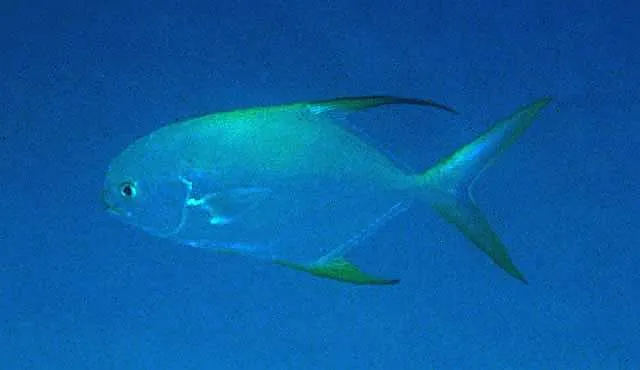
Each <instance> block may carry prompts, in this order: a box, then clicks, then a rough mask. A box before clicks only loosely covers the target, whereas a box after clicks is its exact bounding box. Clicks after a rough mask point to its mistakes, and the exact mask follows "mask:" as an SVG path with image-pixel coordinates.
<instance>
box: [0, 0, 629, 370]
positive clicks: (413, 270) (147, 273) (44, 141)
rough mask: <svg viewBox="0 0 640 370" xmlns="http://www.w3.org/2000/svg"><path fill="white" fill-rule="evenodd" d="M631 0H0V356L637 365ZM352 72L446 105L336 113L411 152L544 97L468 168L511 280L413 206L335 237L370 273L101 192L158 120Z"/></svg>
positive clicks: (465, 134)
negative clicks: (171, 222)
mask: <svg viewBox="0 0 640 370" xmlns="http://www.w3.org/2000/svg"><path fill="white" fill-rule="evenodd" d="M634 7H635V5H632V4H631V3H627V2H621V1H613V2H610V1H575V0H574V1H562V2H558V1H547V0H541V1H530V2H528V1H513V2H504V1H460V2H456V1H454V2H444V1H439V2H438V1H436V2H426V1H418V0H404V1H382V0H367V1H362V0H358V1H336V0H333V1H314V2H312V1H296V0H292V1H278V0H274V1H213V2H212V1H183V2H179V1H145V0H142V1H111V2H97V1H94V2H80V1H77V2H73V1H56V2H49V1H23V2H19V1H13V0H7V1H2V2H1V3H0V77H1V82H0V187H1V188H0V190H1V192H0V225H1V226H0V242H1V244H0V369H2V370H4V369H6V370H14V369H16V370H18V369H234V370H240V369H261V370H266V369H638V368H640V315H639V314H638V313H639V312H640V272H639V266H640V249H639V245H638V233H639V232H640V227H639V226H640V223H639V221H638V212H639V211H640V194H639V190H638V189H639V188H640V186H639V184H638V160H639V159H640V151H639V145H640V124H639V122H640V118H639V117H640V103H638V101H639V97H640V93H639V91H640V89H639V87H638V81H639V80H640V48H638V45H640V32H638V23H637V22H638V21H637V16H636V14H637V9H635V10H634ZM371 94H392V95H400V96H415V97H423V98H430V99H434V100H437V101H442V102H444V103H447V104H450V105H452V106H454V107H455V108H456V109H457V110H459V111H460V113H461V114H460V115H459V116H455V117H451V116H449V115H446V114H442V113H438V112H434V111H432V110H429V109H422V108H415V107H390V108H384V109H381V110H377V111H375V112H367V113H362V114H357V115H356V116H354V119H353V124H354V125H356V126H357V127H359V128H360V129H361V130H362V131H363V132H364V133H366V135H367V136H368V137H370V138H371V139H372V140H373V141H375V142H377V143H379V144H380V146H381V148H382V149H383V150H385V151H388V152H390V153H393V155H394V157H397V158H400V159H401V160H402V161H403V162H405V163H407V164H408V165H410V166H412V167H414V168H416V169H418V170H421V169H424V168H427V167H428V166H429V165H432V164H433V163H434V162H435V161H436V160H438V159H439V158H441V157H442V156H444V155H446V154H449V153H450V152H451V151H452V150H454V149H455V148H457V147H459V146H460V145H463V144H466V143H467V142H470V141H471V140H473V139H474V138H475V137H476V136H477V135H478V134H479V133H481V132H482V131H483V130H484V129H486V128H487V127H489V126H490V125H491V124H492V123H493V122H495V121H496V120H498V119H501V118H504V117H505V116H507V115H508V114H510V113H512V112H513V111H515V110H516V109H517V108H518V107H520V106H522V105H524V104H528V103H530V102H532V101H533V100H534V99H536V98H539V97H542V96H547V95H549V96H553V97H554V102H553V103H552V105H551V106H550V108H548V109H546V110H545V111H544V112H543V114H542V115H541V117H540V118H539V119H538V120H537V121H536V122H535V123H534V124H533V126H532V127H531V129H530V130H529V131H528V132H527V133H526V134H525V135H524V136H523V138H522V139H521V140H520V141H519V142H518V143H517V144H516V145H514V146H513V147H512V148H511V149H510V150H509V151H508V152H507V154H506V155H504V156H503V157H502V158H500V159H499V160H498V161H497V162H496V163H495V165H494V166H493V167H491V168H490V169H489V170H487V171H486V172H485V173H484V174H483V175H482V177H481V178H480V180H479V181H478V182H477V184H476V186H475V197H476V200H477V202H478V203H479V205H480V207H481V208H482V209H483V210H484V212H485V214H486V215H487V217H488V219H489V220H490V222H491V223H492V224H493V225H494V227H495V229H496V230H497V232H498V233H499V234H500V236H501V237H502V239H503V240H504V242H505V244H506V245H507V246H508V248H509V250H510V252H511V255H512V257H513V259H514V261H515V262H516V264H517V265H518V266H519V267H520V268H521V269H522V271H523V272H524V273H525V275H526V276H527V278H528V280H529V285H524V284H522V283H520V282H518V281H516V280H515V279H512V278H510V277H508V276H507V275H506V274H504V273H503V272H502V271H501V270H500V269H499V268H497V267H496V266H494V265H493V264H492V263H491V262H490V261H489V260H488V259H487V258H486V256H485V255H483V254H482V253H481V252H480V251H479V250H477V249H476V248H474V247H473V246H472V245H471V243H470V242H468V241H467V240H466V239H465V238H464V236H463V235H462V234H460V233H459V232H458V231H457V230H456V229H455V228H454V227H452V226H450V225H448V224H446V223H445V222H444V221H442V220H441V219H440V218H439V217H438V216H437V215H435V213H434V212H432V211H431V210H429V209H423V208H420V207H415V208H412V209H411V210H410V211H408V212H406V213H405V214H403V215H401V216H399V217H397V218H395V219H394V220H392V221H391V222H389V224H388V225H386V226H385V227H384V228H383V229H382V230H381V231H380V232H379V233H377V234H376V235H375V236H374V237H373V238H370V239H368V240H366V241H365V242H364V243H363V244H362V245H360V246H359V247H358V249H357V252H356V253H358V254H360V257H361V258H365V259H366V260H367V266H366V269H367V270H368V271H371V272H376V273H379V274H381V275H383V276H391V277H399V278H401V279H402V281H401V283H400V284H399V285H396V286H392V287H361V286H353V285H348V284H341V283H337V282H334V281H329V280H324V279H318V278H314V277H310V276H308V275H305V274H301V273H299V272H295V271H289V270H286V269H283V268H280V267H276V266H270V265H264V264H261V263H258V262H255V261H251V260H248V259H244V258H238V257H233V256H227V255H218V254H214V253H211V252H207V251H205V250H199V249H193V248H187V247H181V246H177V245H175V244H173V243H171V242H169V241H165V240H161V239H157V238H154V237H151V236H148V235H146V234H144V233H143V232H142V231H139V230H137V229H134V228H132V227H128V226H125V225H124V224H122V223H120V222H119V221H118V220H116V219H115V218H113V217H110V216H108V215H107V213H105V212H104V210H103V207H102V204H101V202H100V192H101V190H102V182H103V176H104V173H105V171H106V168H107V165H108V163H109V161H110V160H111V159H112V158H113V157H114V156H115V155H117V154H118V153H119V152H120V150H122V149H123V148H124V147H125V146H126V145H128V144H129V143H130V142H132V141H133V140H134V139H136V138H137V137H139V136H141V135H144V134H147V133H148V132H150V131H152V130H154V129H155V128H158V127H160V126H162V125H164V124H166V123H169V122H172V121H174V120H176V119H181V118H185V117H190V116H194V115H197V114H203V113H209V112H214V111H221V110H229V109H236V108H242V107H248V106H255V105H266V104H276V103H286V102H292V101H298V100H310V99H327V98H332V97H336V96H347V95H371ZM329 232H330V231H329Z"/></svg>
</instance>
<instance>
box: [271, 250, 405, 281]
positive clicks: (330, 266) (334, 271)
mask: <svg viewBox="0 0 640 370" xmlns="http://www.w3.org/2000/svg"><path fill="white" fill-rule="evenodd" d="M275 263H277V264H279V265H281V266H285V267H288V268H291V269H294V270H298V271H303V272H307V273H309V274H312V275H314V276H318V277H322V278H327V279H332V280H338V281H342V282H345V283H351V284H357V285H393V284H397V283H398V282H399V281H400V280H398V279H385V278H380V277H376V276H373V275H369V274H367V273H364V272H362V271H361V270H360V269H359V268H358V267H357V266H356V265H354V264H352V263H351V262H349V261H347V260H346V259H345V258H344V257H342V256H338V257H334V258H331V259H328V260H321V261H318V262H314V263H311V264H302V263H295V262H290V261H283V260H277V261H275Z"/></svg>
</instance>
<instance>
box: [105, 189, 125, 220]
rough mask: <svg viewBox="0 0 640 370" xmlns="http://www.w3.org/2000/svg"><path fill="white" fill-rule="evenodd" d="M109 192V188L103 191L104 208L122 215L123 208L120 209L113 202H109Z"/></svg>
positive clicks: (114, 213)
mask: <svg viewBox="0 0 640 370" xmlns="http://www.w3.org/2000/svg"><path fill="white" fill-rule="evenodd" d="M108 195H109V192H108V191H107V190H103V191H102V206H103V209H104V210H105V211H107V212H109V213H111V214H113V215H116V216H120V215H122V210H120V209H118V208H117V207H116V206H114V205H113V204H112V203H111V202H109V197H108Z"/></svg>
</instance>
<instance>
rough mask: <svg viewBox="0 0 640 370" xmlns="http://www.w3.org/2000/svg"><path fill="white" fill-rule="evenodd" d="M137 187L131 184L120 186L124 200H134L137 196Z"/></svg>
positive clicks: (126, 183)
mask: <svg viewBox="0 0 640 370" xmlns="http://www.w3.org/2000/svg"><path fill="white" fill-rule="evenodd" d="M136 193H137V191H136V185H135V184H133V183H131V182H123V183H122V184H120V195H121V196H122V197H124V198H128V199H133V198H135V196H136Z"/></svg>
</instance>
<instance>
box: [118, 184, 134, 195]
mask: <svg viewBox="0 0 640 370" xmlns="http://www.w3.org/2000/svg"><path fill="white" fill-rule="evenodd" d="M121 192H122V195H124V196H126V197H131V196H132V195H133V188H132V187H131V185H128V184H127V185H123V186H122V190H121Z"/></svg>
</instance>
